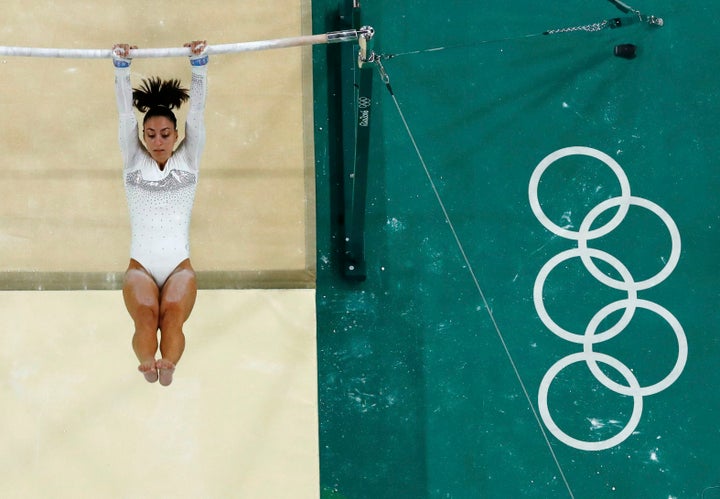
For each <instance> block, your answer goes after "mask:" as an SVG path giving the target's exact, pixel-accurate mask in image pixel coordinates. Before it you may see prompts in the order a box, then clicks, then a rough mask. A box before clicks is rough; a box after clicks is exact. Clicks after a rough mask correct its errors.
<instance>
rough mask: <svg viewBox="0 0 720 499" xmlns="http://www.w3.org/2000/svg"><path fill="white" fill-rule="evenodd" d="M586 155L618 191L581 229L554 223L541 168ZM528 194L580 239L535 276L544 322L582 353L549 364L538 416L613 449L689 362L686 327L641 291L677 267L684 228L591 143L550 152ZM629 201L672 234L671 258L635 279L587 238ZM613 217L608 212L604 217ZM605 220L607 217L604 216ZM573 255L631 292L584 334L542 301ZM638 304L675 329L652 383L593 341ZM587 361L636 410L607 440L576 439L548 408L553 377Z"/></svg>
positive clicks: (574, 443)
mask: <svg viewBox="0 0 720 499" xmlns="http://www.w3.org/2000/svg"><path fill="white" fill-rule="evenodd" d="M573 155H583V156H590V157H593V158H596V159H598V160H600V161H601V162H602V163H604V164H605V165H606V166H607V167H609V168H610V169H611V170H612V171H613V173H614V174H615V176H616V177H617V180H618V182H619V184H620V195H619V196H617V197H614V198H611V199H607V200H605V201H603V202H601V203H599V204H598V205H597V206H595V207H594V208H592V209H591V210H590V211H589V212H588V214H587V215H586V216H585V218H584V219H583V221H582V223H581V224H580V228H579V229H578V230H577V231H573V230H570V229H569V228H568V227H560V226H559V225H557V224H555V223H553V222H552V221H551V220H550V218H549V217H548V216H547V215H546V214H545V213H544V212H543V209H542V207H541V205H540V201H539V199H538V186H539V184H540V179H541V177H542V175H543V173H544V172H545V171H546V170H547V169H548V168H549V167H550V166H551V165H552V164H553V163H554V162H555V161H557V160H559V159H561V158H564V157H566V156H573ZM528 195H529V199H530V206H531V208H532V211H533V214H534V215H535V217H536V218H537V219H538V221H539V222H540V223H541V224H542V225H543V226H544V227H545V228H546V229H548V230H549V231H550V232H552V233H553V234H556V235H558V236H560V237H562V238H564V239H569V240H573V241H576V242H577V247H576V248H572V249H569V250H566V251H562V252H560V253H559V254H557V255H555V256H553V257H552V258H550V260H549V261H548V262H547V263H546V264H545V265H543V267H542V268H541V269H540V271H539V272H538V275H537V278H536V279H535V285H534V288H533V302H534V305H535V310H536V311H537V314H538V316H539V318H540V320H541V321H542V323H543V324H544V325H545V327H547V328H548V329H549V330H550V331H551V332H552V333H553V334H555V335H556V336H558V337H560V338H562V339H564V340H566V341H570V342H572V343H578V344H580V345H582V346H583V350H582V352H579V353H574V354H571V355H568V356H566V357H564V358H562V359H560V360H559V361H557V362H556V363H555V364H554V365H553V366H551V367H550V368H549V369H548V371H547V372H546V373H545V376H544V377H543V379H542V381H541V382H540V387H539V390H538V409H539V412H540V416H541V418H542V420H543V422H544V423H545V426H546V427H547V428H548V430H549V431H550V432H551V433H552V434H553V435H554V436H555V437H556V438H557V439H558V440H560V441H561V442H563V443H565V444H566V445H568V446H571V447H574V448H576V449H580V450H586V451H598V450H604V449H609V448H611V447H614V446H616V445H618V444H620V443H621V442H623V441H624V440H625V439H627V438H628V437H629V436H630V435H631V434H632V433H633V431H635V429H636V428H637V426H638V424H639V423H640V419H641V417H642V409H643V397H644V396H647V395H653V394H656V393H659V392H661V391H662V390H664V389H666V388H667V387H669V386H670V385H672V384H673V383H674V382H675V381H676V380H677V379H678V378H679V377H680V374H681V373H682V371H683V369H684V367H685V363H686V361H687V354H688V345H687V339H686V336H685V332H684V330H683V328H682V326H681V325H680V322H679V321H678V320H677V318H676V317H675V316H674V315H673V314H672V313H671V312H669V311H668V310H667V309H665V308H664V307H662V306H660V305H658V304H656V303H653V302H650V301H647V300H643V299H640V298H639V297H638V292H639V291H642V290H646V289H649V288H651V287H653V286H656V285H658V284H660V283H661V282H663V281H664V280H665V279H666V278H667V277H668V276H669V275H670V274H671V273H672V272H673V270H674V269H675V267H676V265H677V263H678V261H679V259H680V249H681V243H680V232H679V231H678V228H677V226H676V224H675V222H674V220H673V219H672V217H670V215H668V213H667V212H666V211H665V210H663V209H662V208H661V207H660V206H658V205H657V204H655V203H653V202H651V201H648V200H647V199H644V198H640V197H636V196H632V195H631V193H630V183H629V181H628V178H627V176H626V175H625V172H624V170H623V169H622V168H621V167H620V165H619V164H618V163H617V161H615V160H614V159H613V158H611V157H610V156H608V155H607V154H605V153H603V152H601V151H598V150H596V149H592V148H589V147H579V146H575V147H567V148H564V149H559V150H557V151H555V152H553V153H551V154H549V155H548V156H546V157H545V158H544V159H543V160H542V161H541V162H540V163H539V164H538V165H537V167H536V168H535V171H533V173H532V175H531V177H530V184H529V188H528ZM631 206H637V207H640V208H644V209H646V210H648V211H650V212H652V213H654V214H655V215H657V217H658V218H660V220H661V221H662V222H663V223H664V225H665V227H666V228H667V230H668V233H669V234H670V241H671V244H672V247H671V250H670V256H669V257H668V259H667V262H666V263H665V265H664V267H663V268H662V269H661V270H660V271H658V272H657V273H656V274H655V275H654V276H651V277H649V278H647V279H644V280H640V281H636V280H635V279H634V278H633V276H632V274H631V273H630V271H629V270H628V269H627V267H626V266H625V265H624V264H623V263H622V262H621V261H620V260H618V259H617V258H615V257H614V256H612V255H610V254H609V253H607V252H605V251H601V250H599V249H595V248H590V247H589V246H588V241H590V240H593V239H597V238H599V237H602V236H604V235H606V234H608V233H610V232H611V231H613V230H614V229H616V228H617V227H618V226H619V225H620V224H621V223H622V221H623V219H624V218H625V216H626V215H627V213H628V211H629V209H630V207H631ZM612 208H617V213H615V215H614V216H612V218H610V219H609V220H608V221H607V222H606V223H605V224H604V225H602V226H600V227H597V228H595V229H592V227H593V223H594V222H595V221H596V220H597V219H598V218H599V217H600V216H601V215H602V214H603V213H605V212H606V211H608V210H610V209H612ZM605 218H609V217H605ZM603 220H604V218H603ZM571 258H579V259H580V260H581V262H582V263H583V266H584V267H585V269H587V271H588V272H589V273H590V274H591V275H592V276H593V277H594V278H595V279H596V280H597V281H599V282H601V283H602V284H604V285H606V286H609V287H611V288H613V289H617V290H620V291H623V292H624V293H627V297H626V298H624V299H621V300H618V301H615V302H613V303H610V304H609V305H606V306H604V307H603V308H601V309H600V310H599V311H598V312H597V313H595V315H594V316H593V317H592V319H591V320H590V321H589V323H588V325H587V327H586V329H585V331H584V333H582V334H581V333H573V332H571V331H568V330H566V329H564V328H563V327H561V326H560V325H559V324H557V323H556V322H555V321H554V320H553V319H552V318H551V317H550V315H549V313H548V311H547V309H546V307H545V302H544V298H543V296H544V285H545V282H546V279H547V277H548V275H549V274H550V272H551V271H552V270H553V269H555V268H556V267H557V266H558V265H560V264H561V263H563V262H565V261H566V260H569V259H571ZM594 260H600V261H603V262H605V263H606V264H608V265H609V266H610V267H612V268H613V269H614V270H615V273H616V275H617V276H619V279H618V278H612V277H610V276H609V275H607V274H606V273H603V272H602V271H601V270H600V269H599V268H598V267H597V266H596V264H595V262H594ZM637 309H645V310H648V311H650V312H653V313H655V314H656V315H658V316H660V317H661V318H663V319H664V320H665V321H666V322H667V323H668V324H669V325H670V327H671V328H672V330H673V332H674V333H675V337H676V340H677V346H678V356H677V360H676V361H675V365H674V366H673V367H672V368H671V369H670V372H669V373H668V374H667V375H666V376H665V377H664V378H663V379H662V380H660V381H658V382H656V383H654V384H652V385H649V386H641V385H640V383H639V381H638V379H637V378H636V377H635V375H634V374H633V372H632V370H631V369H629V368H628V367H627V366H626V365H625V364H623V363H622V362H620V361H619V360H618V359H616V358H614V357H611V356H609V355H606V354H603V353H599V352H596V351H594V350H593V347H594V345H596V344H598V343H601V342H604V341H607V340H609V339H611V338H614V337H615V336H617V335H618V334H620V333H621V332H622V331H624V330H625V328H626V327H627V326H628V325H629V324H630V322H631V320H632V318H633V316H634V314H635V312H636V310H637ZM621 310H622V311H623V313H622V316H621V317H620V318H619V319H618V321H617V322H616V323H615V324H614V325H612V326H610V327H609V328H607V329H606V330H605V331H598V328H599V327H600V325H601V324H604V323H605V322H606V321H605V319H606V318H607V317H609V316H610V315H611V314H613V313H614V312H618V311H621ZM577 362H585V364H586V365H587V366H588V368H589V369H590V372H591V373H592V374H593V376H594V377H595V378H596V379H597V381H598V382H599V383H601V384H602V385H603V386H605V387H606V388H608V389H609V390H612V391H613V392H616V393H618V394H621V395H626V396H629V397H632V399H633V409H632V414H631V416H630V418H629V421H628V423H627V424H626V425H625V427H624V428H623V429H622V430H621V431H620V432H618V433H617V434H615V435H614V436H612V437H611V438H608V439H606V440H601V441H586V440H580V439H577V438H574V437H572V436H570V435H568V434H567V433H566V432H565V431H563V430H562V429H561V428H560V427H559V426H558V425H557V424H556V423H555V421H554V420H553V418H552V416H551V414H550V410H549V408H548V392H549V390H550V385H551V384H552V382H553V380H554V379H555V377H556V376H557V375H558V374H559V373H560V372H561V371H562V370H563V369H565V368H566V367H568V366H570V365H572V364H574V363H577ZM598 363H602V364H605V365H607V366H610V367H611V368H613V369H614V370H615V371H617V372H618V373H619V374H620V375H621V376H622V377H623V378H625V381H626V384H625V385H623V384H621V383H618V382H616V381H614V380H612V379H610V377H608V376H607V375H606V374H605V373H604V372H603V371H602V370H601V369H600V367H599V366H598Z"/></svg>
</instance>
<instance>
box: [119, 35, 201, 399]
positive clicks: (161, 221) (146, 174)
mask: <svg viewBox="0 0 720 499" xmlns="http://www.w3.org/2000/svg"><path fill="white" fill-rule="evenodd" d="M184 46H185V47H189V48H190V51H191V53H192V55H191V56H190V64H191V72H192V80H191V84H190V90H189V92H188V90H187V89H184V88H181V87H180V81H179V80H167V81H163V80H161V79H159V78H150V79H148V80H144V81H143V82H142V85H141V86H140V87H139V88H137V89H134V90H133V88H132V86H131V83H130V63H131V60H130V50H131V49H134V48H137V47H136V46H130V45H128V44H117V45H115V46H114V47H113V64H114V66H115V93H116V97H117V106H118V112H119V115H120V129H119V139H120V151H121V153H122V159H123V176H124V178H125V194H126V197H127V202H128V208H129V211H130V226H131V232H132V240H131V248H130V264H129V265H128V268H127V271H126V272H125V280H124V283H123V298H124V300H125V306H126V307H127V310H128V312H129V313H130V316H131V317H132V319H133V322H134V324H135V334H134V335H133V339H132V346H133V350H134V351H135V355H137V358H138V360H139V361H140V366H139V367H138V369H139V371H140V372H141V373H142V374H143V375H144V377H145V379H146V380H147V381H148V382H150V383H154V382H155V381H157V380H158V379H159V380H160V384H161V385H163V386H167V385H169V384H170V383H171V382H172V378H173V373H174V371H175V366H176V365H177V363H178V361H179V360H180V357H181V356H182V354H183V350H184V349H185V335H184V333H183V329H182V328H183V324H184V323H185V321H186V320H187V319H188V317H189V316H190V312H191V311H192V308H193V306H194V304H195V297H196V296H197V284H196V280H195V271H194V270H193V267H192V265H191V264H190V251H189V250H190V247H189V227H190V215H191V212H192V206H193V201H194V198H195V189H196V187H197V180H198V168H199V164H200V156H201V154H202V151H203V147H204V145H205V124H204V117H203V113H204V111H205V96H206V93H207V91H206V90H207V63H208V56H207V55H206V54H205V53H204V50H205V48H206V46H207V44H206V42H205V41H194V42H191V43H186V44H185V45H184ZM188 99H189V101H190V108H189V110H188V114H187V121H186V123H185V138H184V139H183V141H182V142H181V143H180V144H179V145H178V147H177V148H175V145H176V143H177V141H178V132H177V120H176V118H175V114H174V113H173V112H172V109H173V108H179V107H180V105H181V104H182V103H183V102H185V101H186V100H188ZM133 106H135V107H137V109H138V110H139V111H140V112H141V113H145V117H144V118H143V132H142V135H143V142H144V145H143V143H142V142H141V141H140V138H139V135H138V122H137V118H136V117H135V112H134V110H133ZM158 329H159V330H160V342H159V348H160V359H156V358H155V355H156V352H157V350H158Z"/></svg>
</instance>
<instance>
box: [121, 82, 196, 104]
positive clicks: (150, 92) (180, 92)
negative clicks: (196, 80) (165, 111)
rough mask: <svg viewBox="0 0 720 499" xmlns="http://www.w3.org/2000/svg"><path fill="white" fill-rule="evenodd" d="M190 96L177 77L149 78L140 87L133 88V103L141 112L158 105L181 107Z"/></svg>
mask: <svg viewBox="0 0 720 499" xmlns="http://www.w3.org/2000/svg"><path fill="white" fill-rule="evenodd" d="M189 98H190V94H189V93H188V90H187V89H186V88H182V87H181V86H180V80H177V79H171V80H162V79H160V78H148V79H146V80H143V81H142V84H141V85H140V87H139V88H135V89H133V105H134V106H135V107H136V108H138V110H139V111H140V112H141V113H144V112H145V111H147V110H148V109H151V108H153V107H157V106H164V107H167V108H170V109H173V108H179V107H180V106H181V105H182V103H183V102H185V101H186V100H188V99H189Z"/></svg>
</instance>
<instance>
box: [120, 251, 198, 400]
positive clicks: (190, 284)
mask: <svg viewBox="0 0 720 499" xmlns="http://www.w3.org/2000/svg"><path fill="white" fill-rule="evenodd" d="M196 297H197V283H196V278H195V271H194V270H193V268H192V265H191V264H190V260H189V259H186V260H184V261H182V262H181V263H180V265H178V266H177V268H176V269H175V270H174V271H173V273H172V274H171V275H170V277H168V278H167V280H166V281H165V283H164V284H163V286H162V288H158V286H157V284H156V283H155V281H154V280H153V278H152V277H150V274H148V272H147V271H146V270H145V269H144V268H143V266H142V265H140V264H139V263H138V262H137V261H136V260H133V259H131V260H130V264H129V265H128V269H127V271H126V272H125V282H124V285H123V298H124V299H125V306H126V307H127V310H128V313H129V314H130V317H132V319H133V322H134V323H135V334H134V335H133V339H132V346H133V350H134V351H135V355H136V356H137V358H138V360H139V361H140V365H139V367H138V369H139V370H140V372H141V373H143V375H144V376H145V379H146V380H147V381H148V382H150V383H153V382H155V381H157V380H158V378H159V379H160V383H161V384H162V385H165V386H167V385H169V384H170V383H171V382H172V376H173V372H174V370H175V366H176V365H177V363H178V362H179V361H180V357H182V354H183V351H184V350H185V335H184V333H183V330H182V327H183V324H184V323H185V321H186V320H187V319H188V317H190V312H192V309H193V306H194V305H195V298H196ZM158 329H159V330H160V342H159V344H158V335H157V332H158ZM158 345H159V347H160V355H161V358H160V359H159V360H156V358H155V355H156V353H157V350H158Z"/></svg>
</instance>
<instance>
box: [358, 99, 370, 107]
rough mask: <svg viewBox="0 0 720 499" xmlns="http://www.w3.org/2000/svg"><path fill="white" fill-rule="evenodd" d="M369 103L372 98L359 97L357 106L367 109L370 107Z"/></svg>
mask: <svg viewBox="0 0 720 499" xmlns="http://www.w3.org/2000/svg"><path fill="white" fill-rule="evenodd" d="M370 104H372V100H370V98H369V97H360V98H359V99H358V107H359V108H360V109H367V108H369V107H370Z"/></svg>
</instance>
